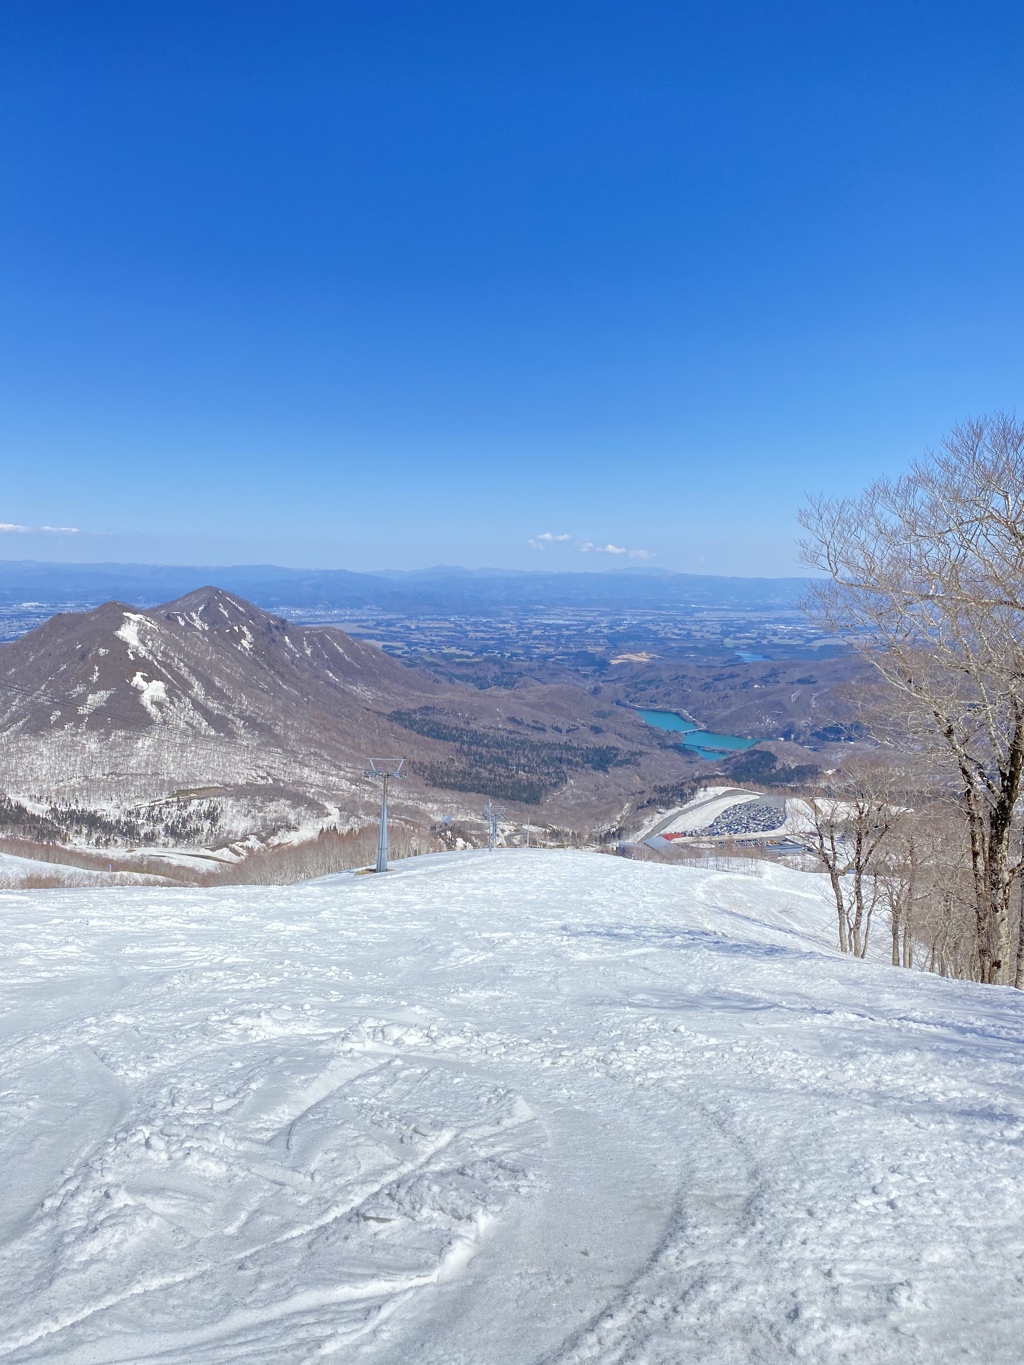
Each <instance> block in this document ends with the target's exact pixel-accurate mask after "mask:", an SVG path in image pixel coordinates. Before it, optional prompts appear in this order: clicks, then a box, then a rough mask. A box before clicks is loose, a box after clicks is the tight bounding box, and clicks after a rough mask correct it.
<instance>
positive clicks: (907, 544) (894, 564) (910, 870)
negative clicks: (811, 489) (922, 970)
mask: <svg viewBox="0 0 1024 1365" xmlns="http://www.w3.org/2000/svg"><path fill="white" fill-rule="evenodd" d="M801 521H802V524H803V526H804V527H805V529H806V531H807V532H808V537H807V540H806V541H805V542H804V547H803V548H804V557H805V562H806V563H808V564H809V565H810V566H811V567H813V568H816V569H819V570H821V571H823V572H824V574H825V575H826V577H824V578H822V579H821V580H820V581H819V582H818V583H816V584H815V586H814V589H813V593H812V597H813V601H812V611H813V612H814V614H815V615H816V616H817V618H818V619H819V620H820V621H822V622H823V623H824V624H825V625H827V627H828V629H829V630H830V631H832V632H834V633H835V634H836V635H838V636H840V637H841V638H843V639H845V640H847V641H848V642H849V643H850V644H851V645H852V646H853V647H854V648H855V649H856V650H857V651H858V652H859V653H860V654H861V655H862V656H863V657H864V658H865V659H866V660H868V661H869V662H870V663H871V665H872V666H873V670H874V676H875V678H876V680H877V683H878V686H877V688H876V689H875V690H874V691H873V693H872V696H871V697H870V699H865V712H866V714H867V715H868V716H869V717H870V730H871V732H872V734H873V737H874V738H875V740H876V741H877V746H878V757H877V760H876V761H874V762H871V763H867V762H865V763H864V764H863V766H861V767H858V766H857V765H856V764H852V765H849V766H848V767H847V768H844V770H843V772H842V773H840V774H835V775H833V776H832V778H831V780H829V779H826V781H825V783H824V784H823V786H822V788H821V790H820V791H819V792H818V793H817V794H816V795H815V797H814V798H813V799H812V801H811V803H810V804H811V807H812V811H813V824H814V830H815V835H814V837H815V844H816V851H817V853H818V856H819V859H820V861H821V863H822V865H823V866H824V867H825V869H826V870H827V871H828V872H829V874H830V876H831V878H832V884H833V888H834V890H835V892H836V897H837V914H838V919H839V936H840V945H841V947H843V948H844V950H846V951H849V952H853V953H861V954H863V953H864V952H865V951H866V949H867V940H868V936H869V934H870V931H871V925H872V922H873V919H874V917H875V915H876V913H877V912H878V911H879V910H880V909H881V910H882V911H883V914H884V916H885V918H886V919H887V921H888V928H889V932H890V933H891V937H892V960H893V962H894V963H896V964H903V965H910V964H911V963H912V962H913V961H914V960H915V955H917V957H919V958H922V959H923V960H922V961H921V962H920V965H924V966H928V967H930V968H931V969H932V970H935V971H940V972H942V973H944V974H949V975H955V976H962V977H969V978H972V979H975V980H979V981H983V982H989V983H994V984H1000V983H1001V984H1011V985H1016V986H1018V987H1024V933H1022V932H1021V915H1020V882H1021V872H1022V859H1021V826H1020V819H1019V810H1018V806H1019V802H1020V795H1021V781H1022V774H1024V423H1021V422H1018V421H1017V419H1016V418H1015V417H1012V416H1006V415H1002V414H1000V415H996V416H994V417H990V418H982V419H979V420H976V421H969V422H965V423H964V424H963V425H961V426H959V427H957V428H955V429H954V430H953V431H952V432H951V433H950V434H949V436H948V437H947V438H946V439H945V440H944V442H943V444H942V447H941V449H940V450H938V451H936V452H929V453H927V454H926V456H925V457H924V458H923V459H922V460H920V461H918V462H916V463H915V464H914V465H913V466H912V467H911V469H910V472H909V473H908V474H906V475H905V476H903V477H902V478H900V479H895V480H890V479H880V480H878V481H877V482H875V483H873V484H871V485H870V486H869V487H868V488H867V489H866V490H865V491H864V492H863V493H862V494H861V495H860V496H859V497H856V498H820V499H816V500H812V501H811V503H810V505H809V506H808V507H807V508H806V509H805V510H804V512H803V513H802V515H801Z"/></svg>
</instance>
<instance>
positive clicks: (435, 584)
mask: <svg viewBox="0 0 1024 1365" xmlns="http://www.w3.org/2000/svg"><path fill="white" fill-rule="evenodd" d="M210 582H215V583H217V584H218V585H219V586H220V587H222V588H224V589H225V590H226V591H228V592H230V593H238V594H240V595H241V596H243V597H245V598H246V599H247V600H248V601H250V602H253V603H255V604H256V605H258V606H260V607H263V608H265V609H267V610H282V609H287V608H292V609H301V610H314V609H326V610H330V609H342V608H378V609H380V610H382V611H389V610H390V611H396V612H403V611H422V612H442V613H443V612H451V611H459V612H481V613H482V612H487V611H488V610H492V609H493V610H499V609H506V610H507V609H508V608H509V607H523V608H530V607H554V608H557V607H598V608H600V607H608V608H624V609H627V610H628V609H630V608H648V609H653V608H658V607H682V606H703V607H709V606H711V607H713V606H722V607H748V608H751V609H756V608H790V609H791V608H792V607H793V606H794V605H795V604H796V603H797V602H798V601H799V600H800V598H801V597H802V596H803V595H804V593H805V592H806V588H807V583H808V580H807V579H806V578H729V577H724V576H716V575H703V574H684V573H669V572H665V571H662V570H657V569H650V568H643V569H622V570H618V571H611V572H607V573H551V572H545V571H543V570H535V571H517V570H511V569H472V570H471V569H460V568H453V567H449V566H443V565H441V566H437V567H435V568H430V569H417V570H383V571H380V572H377V573H352V572H350V571H349V570H347V569H285V568H280V567H278V566H276V565H272V564H247V565H234V566H231V567H217V568H214V567H210V566H206V567H202V566H195V567H181V566H176V565H159V564H45V563H37V562H34V561H29V560H0V604H2V605H11V604H15V603H21V602H29V601H31V602H47V603H50V602H66V603H77V604H86V603H88V604H94V603H99V602H103V601H106V600H108V599H111V598H113V599H116V600H118V601H125V602H133V603H135V604H137V605H139V606H143V607H148V606H154V605H156V604H157V603H159V602H164V601H167V600H169V599H173V598H176V597H181V596H184V595H185V594H186V593H189V592H193V591H195V590H196V589H197V588H201V587H203V586H204V585H205V584H207V583H210Z"/></svg>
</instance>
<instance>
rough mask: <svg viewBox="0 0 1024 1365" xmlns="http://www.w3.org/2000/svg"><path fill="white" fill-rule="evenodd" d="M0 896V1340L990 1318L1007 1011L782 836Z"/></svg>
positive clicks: (748, 1351)
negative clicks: (921, 970)
mask: <svg viewBox="0 0 1024 1365" xmlns="http://www.w3.org/2000/svg"><path fill="white" fill-rule="evenodd" d="M736 866H737V870H736V871H735V872H706V871H701V870H698V869H693V868H687V867H674V866H666V865H658V864H646V863H632V862H627V861H625V860H621V859H616V858H611V857H604V856H599V855H597V854H588V853H574V852H563V851H547V852H538V851H529V850H509V851H497V852H494V853H490V854H488V853H481V854H474V853H467V854H455V855H446V856H442V857H434V858H423V859H417V860H413V861H411V862H408V863H405V864H402V865H400V866H399V870H397V871H395V872H393V873H392V874H390V875H389V876H388V877H386V878H384V877H373V876H363V877H360V876H352V875H342V876H338V877H334V878H328V879H326V880H323V881H320V882H314V883H307V884H305V885H302V886H297V887H290V888H284V889H282V888H266V889H264V888H251V887H246V888H220V889H216V890H208V891H190V890H182V889H162V888H149V887H146V888H124V889H111V888H103V889H99V888H97V889H75V890H63V891H62V890H38V891H25V892H8V893H6V894H4V895H3V896H2V897H0V899H2V902H3V906H2V918H0V932H2V938H3V947H4V959H3V964H4V965H3V1002H4V1010H5V1013H4V1014H3V1016H2V1024H3V1039H2V1047H3V1052H2V1056H3V1083H2V1089H3V1092H4V1093H3V1103H2V1107H0V1121H2V1133H0V1170H2V1172H3V1195H2V1220H0V1238H2V1263H0V1296H2V1307H0V1326H2V1334H0V1360H3V1361H4V1362H11V1365H14V1362H28V1361H45V1362H48V1363H49V1362H54V1363H56V1362H61V1363H62V1365H63V1363H64V1362H67V1365H72V1362H73V1363H74V1365H108V1363H110V1362H129V1361H131V1362H136V1361H154V1362H155V1361H161V1362H167V1365H172V1363H173V1365H214V1363H217V1365H222V1363H223V1365H227V1363H228V1362H231V1363H232V1365H233V1363H234V1362H245V1363H246V1365H291V1363H292V1362H318V1361H323V1360H338V1361H358V1362H373V1363H374V1365H377V1363H378V1362H380V1363H383V1362H388V1365H409V1362H415V1363H416V1365H442V1362H444V1363H445V1365H455V1362H458V1365H541V1362H544V1363H545V1365H556V1363H557V1365H583V1363H584V1362H587V1363H588V1365H590V1363H596V1365H612V1362H614V1363H615V1365H620V1363H621V1362H643V1365H704V1363H705V1362H706V1363H708V1365H711V1363H712V1362H713V1363H714V1365H742V1362H754V1361H757V1362H776V1361H779V1362H781V1361H793V1360H796V1361H808V1362H814V1365H830V1363H831V1362H840V1361H842V1362H856V1365H873V1362H880V1361H885V1362H890V1361H891V1362H900V1363H901V1365H910V1363H911V1362H922V1365H924V1362H927V1365H935V1363H936V1362H947V1361H949V1362H953V1361H957V1362H960V1361H978V1362H983V1363H984V1365H997V1363H999V1362H1019V1361H1020V1360H1021V1359H1022V1357H1024V1340H1022V1334H1024V1259H1022V1257H1024V1218H1022V1209H1024V1199H1022V1195H1024V1160H1022V1158H1024V1050H1022V1042H1024V1013H1022V1004H1024V1001H1022V999H1021V997H1020V996H1019V995H1018V994H1016V993H1014V992H1012V991H1009V990H1004V989H996V988H984V987H979V986H973V985H967V984H958V983H951V982H946V981H941V980H939V979H937V978H935V977H929V976H925V975H921V974H918V973H912V972H905V971H898V970H895V969H893V968H890V967H887V966H885V965H882V964H880V963H863V962H858V961H850V960H847V959H844V958H842V957H840V956H839V955H838V954H836V953H835V952H833V951H832V948H831V946H830V945H831V942H832V929H831V915H830V912H829V906H828V901H827V896H826V891H827V887H826V885H825V884H824V883H823V880H822V879H821V878H820V877H816V876H813V875H811V874H806V873H797V872H789V871H786V870H784V869H781V868H778V867H773V866H770V865H767V864H764V863H749V864H740V863H738V864H737V865H736Z"/></svg>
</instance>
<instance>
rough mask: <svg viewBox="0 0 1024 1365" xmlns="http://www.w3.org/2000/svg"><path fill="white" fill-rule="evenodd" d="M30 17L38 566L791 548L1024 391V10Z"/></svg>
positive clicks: (10, 202)
mask: <svg viewBox="0 0 1024 1365" xmlns="http://www.w3.org/2000/svg"><path fill="white" fill-rule="evenodd" d="M2 26H3V32H2V33H0V48H2V56H0V63H2V67H3V70H2V87H3V94H2V104H3V114H2V125H0V138H2V144H3V145H2V147H0V153H2V156H3V160H4V163H5V167H6V170H5V175H4V177H3V185H2V188H0V193H2V197H3V204H2V210H0V218H2V228H0V262H2V266H0V271H2V274H0V293H2V297H0V307H2V309H3V314H4V317H5V323H6V325H5V327H4V328H3V335H2V339H0V346H2V351H3V355H2V365H0V373H2V387H3V395H2V397H3V402H2V410H0V440H2V450H3V456H2V460H3V470H2V473H3V479H2V483H0V494H2V495H0V522H2V523H4V524H5V525H8V526H12V527H24V528H28V529H25V530H5V531H3V532H2V533H0V556H2V557H6V558H46V559H89V560H97V559H113V560H148V561H160V562H178V563H196V562H202V563H231V562H253V561H257V562H276V563H282V564H292V565H315V566H322V567H335V566H337V567H348V568H376V567H385V566H389V567H413V566H416V565H424V564H430V563H437V562H445V563H459V564H465V565H507V566H515V567H537V568H542V567H543V568H588V569H593V568H610V567H618V566H621V565H623V564H632V565H643V564H646V565H650V566H653V567H664V568H674V569H681V570H689V571H696V572H719V573H740V574H748V573H766V574H785V573H792V572H795V571H797V569H796V564H795V559H794V552H793V540H794V534H795V522H794V513H795V510H796V508H797V507H798V506H799V504H800V502H801V500H802V497H803V495H804V494H805V493H806V492H808V491H816V490H827V491H829V492H845V491H854V490H856V489H857V488H859V487H860V486H861V485H862V484H863V483H864V482H865V481H866V480H867V479H870V478H872V477H875V476H876V475H878V474H880V473H882V472H895V471H898V470H899V469H901V468H903V467H904V466H905V464H906V462H907V461H908V460H909V459H910V458H912V457H913V456H914V455H915V454H917V453H919V452H920V451H921V450H922V449H923V448H924V447H925V446H926V445H927V444H929V443H934V442H935V441H937V439H938V438H939V437H940V436H941V433H942V432H943V430H945V429H947V428H948V427H949V426H950V425H951V424H952V423H954V422H956V421H958V420H960V419H962V418H963V417H965V416H967V415H973V414H977V413H980V412H983V411H987V410H992V409H995V408H1009V409H1014V408H1017V407H1018V406H1020V405H1021V402H1020V395H1021V380H1022V375H1024V370H1022V362H1024V329H1022V328H1021V325H1020V318H1021V315H1022V307H1021V305H1022V301H1024V300H1022V292H1024V291H1022V275H1024V265H1022V259H1024V258H1022V252H1021V230H1020V222H1021V218H1022V213H1021V210H1022V202H1021V200H1022V183H1024V182H1022V160H1024V138H1022V134H1024V80H1022V78H1021V73H1022V70H1024V62H1022V59H1024V10H1022V9H1021V7H1020V6H1018V5H1010V4H995V3H986V0H980V3H979V0H974V2H973V3H969V4H968V3H960V4H950V3H942V0H928V3H901V2H900V0H887V2H886V3H877V4H862V3H855V2H854V3H849V4H845V5H822V4H821V3H820V0H816V2H815V3H786V2H785V0H773V2H772V3H767V0H764V3H730V0H716V2H715V3H713V4H712V3H707V2H706V3H704V4H701V5H697V4H691V3H686V2H685V0H676V2H675V3H651V2H650V0H628V3H627V2H626V0H619V2H617V3H607V2H605V0H580V3H569V2H566V3H563V2H562V0H543V3H532V0H522V2H521V3H504V2H503V0H489V2H488V3H483V4H482V3H480V0H474V2H473V3H435V2H434V0H367V2H366V3H346V2H345V0H332V3H316V2H312V0H289V3H287V4H285V3H282V2H280V0H278V2H277V3H265V2H264V0H237V2H228V3H226V2H224V0H202V3H192V0H173V3H171V2H165V0H152V2H151V3H146V4H138V3H137V0H131V2H130V3H129V2H127V0H124V2H121V3H99V2H97V0H75V3H54V2H53V0H7V3H6V4H5V5H4V7H3V14H2ZM44 526H45V527H53V528H58V530H56V531H52V530H49V531H45V532H43V531H40V530H39V529H38V528H41V527H44ZM59 528H76V530H75V533H74V534H71V533H69V532H61V531H60V529H59ZM543 536H547V537H549V539H541V538H540V537H543ZM554 537H566V539H554ZM531 541H533V542H534V544H533V545H532V546H531V544H530V542H531ZM587 546H589V547H590V548H585V547H587ZM631 551H632V552H633V555H632V557H630V553H629V552H631Z"/></svg>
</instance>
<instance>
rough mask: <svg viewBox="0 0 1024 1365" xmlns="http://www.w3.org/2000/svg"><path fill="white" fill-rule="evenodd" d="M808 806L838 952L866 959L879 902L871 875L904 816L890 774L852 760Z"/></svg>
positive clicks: (809, 800) (878, 765)
mask: <svg viewBox="0 0 1024 1365" xmlns="http://www.w3.org/2000/svg"><path fill="white" fill-rule="evenodd" d="M806 805H807V808H808V811H809V814H810V820H811V843H812V847H813V849H814V852H815V854H816V856H817V858H818V861H819V862H820V863H821V865H822V866H823V867H824V869H825V871H826V872H827V873H828V877H829V881H830V882H831V884H832V894H833V896H834V897H835V902H836V914H837V920H838V926H839V947H840V950H841V951H842V952H844V953H853V954H854V955H855V956H856V957H864V956H865V955H866V953H867V950H868V939H869V938H870V935H871V921H872V917H873V915H874V911H875V906H876V904H877V902H878V887H877V884H876V879H875V877H874V876H873V875H872V874H873V873H874V870H875V864H876V863H877V862H878V860H879V851H880V849H881V847H882V845H883V843H884V841H885V839H886V838H887V836H888V835H889V833H890V831H891V830H892V828H893V826H894V824H896V822H897V821H898V820H899V818H900V815H901V812H902V808H901V806H900V805H899V803H898V801H896V800H894V799H893V783H892V781H891V775H890V774H889V772H888V771H887V770H886V768H884V767H883V766H882V765H881V764H878V763H872V762H868V761H864V760H860V761H854V762H852V763H850V764H848V765H846V766H845V767H844V769H843V771H842V772H841V773H839V774H836V775H834V776H833V777H831V778H830V779H829V780H828V781H827V782H826V783H824V784H822V786H821V787H820V788H819V789H818V791H817V792H815V793H813V794H812V795H811V796H809V797H807V798H806Z"/></svg>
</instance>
